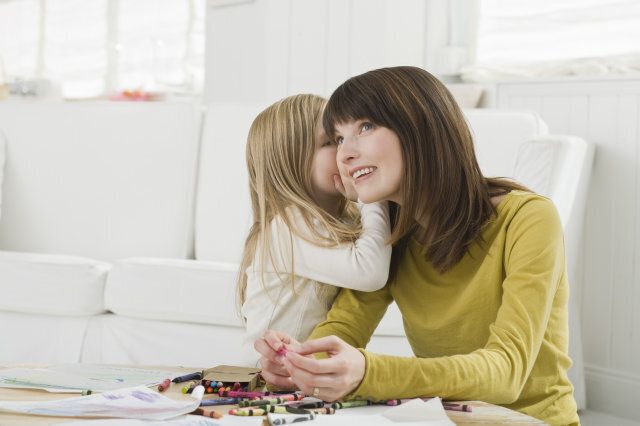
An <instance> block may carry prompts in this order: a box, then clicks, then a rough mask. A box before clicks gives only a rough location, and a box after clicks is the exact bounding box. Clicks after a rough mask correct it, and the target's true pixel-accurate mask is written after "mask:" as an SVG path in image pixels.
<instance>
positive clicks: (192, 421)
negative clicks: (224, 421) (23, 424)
mask: <svg viewBox="0 0 640 426" xmlns="http://www.w3.org/2000/svg"><path fill="white" fill-rule="evenodd" d="M217 425H220V423H218V421H217V420H214V419H210V418H208V417H202V416H180V417H178V418H176V419H171V420H133V419H108V420H81V421H73V422H69V423H60V424H58V426H217Z"/></svg>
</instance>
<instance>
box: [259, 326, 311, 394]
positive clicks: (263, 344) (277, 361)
mask: <svg viewBox="0 0 640 426" xmlns="http://www.w3.org/2000/svg"><path fill="white" fill-rule="evenodd" d="M253 347H254V348H255V350H256V351H258V353H259V354H260V355H261V357H260V365H261V368H262V372H261V373H260V374H261V375H262V377H264V379H265V380H266V381H267V383H270V384H272V385H276V386H278V387H280V388H283V389H294V388H295V384H294V383H293V381H292V380H291V376H290V374H289V372H288V371H287V369H286V368H285V367H284V365H283V362H282V361H283V359H284V355H285V354H286V353H287V352H288V351H290V350H291V351H294V350H299V349H300V343H299V342H298V341H297V340H296V339H294V338H293V337H291V336H289V335H288V334H286V333H283V332H281V331H273V330H268V331H267V332H266V333H265V334H264V336H263V337H262V339H257V340H256V341H255V342H254V343H253Z"/></svg>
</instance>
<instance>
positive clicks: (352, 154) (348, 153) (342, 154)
mask: <svg viewBox="0 0 640 426" xmlns="http://www.w3.org/2000/svg"><path fill="white" fill-rule="evenodd" d="M356 145H357V144H356V143H355V142H354V141H353V140H350V139H346V138H345V139H344V141H343V142H342V145H340V149H338V158H337V159H338V162H339V163H344V164H348V163H349V162H350V161H352V160H354V159H356V158H358V155H359V154H358V147H357V146H356Z"/></svg>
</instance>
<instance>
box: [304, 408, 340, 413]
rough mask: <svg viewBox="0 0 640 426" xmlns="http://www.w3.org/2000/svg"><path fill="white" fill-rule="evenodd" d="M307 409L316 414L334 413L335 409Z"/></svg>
mask: <svg viewBox="0 0 640 426" xmlns="http://www.w3.org/2000/svg"><path fill="white" fill-rule="evenodd" d="M308 410H309V411H311V412H312V413H316V414H335V413H336V409H335V408H331V407H322V408H308Z"/></svg>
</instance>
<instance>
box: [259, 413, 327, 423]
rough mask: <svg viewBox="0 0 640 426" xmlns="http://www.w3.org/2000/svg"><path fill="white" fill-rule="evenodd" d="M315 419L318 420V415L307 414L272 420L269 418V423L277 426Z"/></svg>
mask: <svg viewBox="0 0 640 426" xmlns="http://www.w3.org/2000/svg"><path fill="white" fill-rule="evenodd" d="M315 418H316V415H315V414H314V413H309V414H305V415H303V416H287V417H281V418H277V419H272V418H271V417H269V423H271V424H272V425H273V426H277V425H286V424H290V423H298V422H304V421H307V420H313V419H315Z"/></svg>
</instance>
